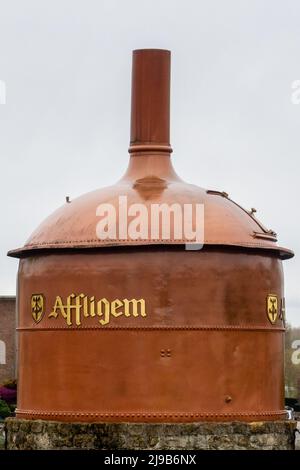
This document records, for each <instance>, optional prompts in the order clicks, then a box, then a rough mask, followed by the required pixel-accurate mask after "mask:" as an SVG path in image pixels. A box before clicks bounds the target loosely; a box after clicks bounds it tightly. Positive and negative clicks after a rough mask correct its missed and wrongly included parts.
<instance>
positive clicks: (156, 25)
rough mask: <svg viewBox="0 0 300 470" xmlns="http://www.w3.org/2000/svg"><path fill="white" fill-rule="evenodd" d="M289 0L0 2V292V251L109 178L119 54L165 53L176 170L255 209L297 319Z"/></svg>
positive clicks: (119, 150)
mask: <svg viewBox="0 0 300 470" xmlns="http://www.w3.org/2000/svg"><path fill="white" fill-rule="evenodd" d="M299 25H300V2H299V1H298V0H294V1H287V0H280V1H274V0H257V1H256V0H251V1H245V0H235V1H234V0H226V1H223V0H219V1H212V0H206V1H203V0H202V1H201V0H185V1H183V0H182V1H174V0H173V1H171V0H151V1H149V0H147V1H145V0H138V1H134V0H126V1H122V0H119V1H113V0H107V1H101V0H98V1H89V0H81V1H74V0H72V1H71V0H59V1H58V0H51V1H48V0H47V1H45V0H44V1H38V0H36V1H33V0H26V1H24V0H23V1H14V0H9V1H8V0H7V1H1V0H0V80H2V81H5V83H6V90H7V96H6V104H5V105H3V104H2V105H1V104H0V159H1V166H0V175H1V179H0V185H1V186H0V211H1V212H0V213H1V235H0V295H6V294H14V293H15V277H16V272H17V264H18V262H17V260H14V259H10V258H7V257H6V252H7V251H8V250H9V249H12V248H16V247H19V246H21V245H23V244H24V242H25V240H26V239H27V238H28V236H29V235H30V233H31V232H32V231H33V230H34V229H35V227H36V226H37V225H38V224H39V223H40V222H41V220H43V219H44V218H45V217H46V216H47V215H48V214H49V213H50V212H52V211H53V210H55V209H56V208H57V207H58V206H60V205H62V204H63V203H64V200H65V196H66V195H69V196H71V198H74V197H76V196H78V195H80V194H82V193H85V192H87V191H90V190H92V189H95V188H97V187H101V186H107V185H109V184H111V183H113V182H114V181H116V180H117V179H119V178H120V176H122V174H123V172H124V171H125V168H126V166H127V162H128V154H127V148H128V141H129V117H130V80H131V77H130V74H131V51H132V49H138V48H147V47H152V48H155V47H157V48H166V49H170V50H171V51H172V108H171V119H172V122H171V129H172V133H171V142H172V145H173V148H174V154H173V155H174V157H173V161H174V165H175V168H176V170H177V172H178V173H179V174H180V176H181V177H182V178H184V179H185V180H186V181H188V182H191V183H195V184H198V185H199V186H204V187H206V188H210V189H219V190H225V191H226V192H228V193H229V194H230V196H231V197H232V198H233V199H234V200H236V201H237V202H239V203H240V204H242V205H243V206H245V207H246V208H250V207H255V208H257V210H258V213H257V216H258V218H260V219H261V221H262V222H263V223H265V225H267V226H268V227H270V228H272V229H274V230H275V231H277V232H278V234H279V241H280V244H281V245H283V246H287V247H289V248H292V249H293V250H294V251H295V252H296V255H297V254H298V256H296V257H295V258H294V259H293V260H290V261H286V262H285V263H284V268H285V282H286V298H287V317H288V321H290V322H291V323H292V324H293V325H298V326H299V325H300V285H299V279H300V276H299V274H300V238H299V231H300V224H299V209H298V202H299V191H300V184H299V177H300V172H299V170H300V163H299V146H300V140H299V135H300V134H299V124H300V105H295V104H292V103H291V93H292V90H291V84H292V82H293V81H294V80H297V79H298V80H300V60H299V56H300V27H299Z"/></svg>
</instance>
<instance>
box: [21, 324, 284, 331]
mask: <svg viewBox="0 0 300 470" xmlns="http://www.w3.org/2000/svg"><path fill="white" fill-rule="evenodd" d="M16 329H17V331H52V330H63V331H68V330H69V331H74V330H75V331H79V330H99V331H110V330H111V331H116V330H137V331H139V330H142V331H153V330H154V331H155V330H160V331H161V330H162V331H178V330H179V331H207V330H213V331H224V330H226V331H270V332H284V331H285V328H283V327H272V326H265V325H196V326H193V325H191V326H188V325H186V326H180V325H179V326H176V325H173V326H168V325H153V326H152V325H149V326H61V327H58V326H45V327H39V326H36V327H34V326H33V327H19V328H16Z"/></svg>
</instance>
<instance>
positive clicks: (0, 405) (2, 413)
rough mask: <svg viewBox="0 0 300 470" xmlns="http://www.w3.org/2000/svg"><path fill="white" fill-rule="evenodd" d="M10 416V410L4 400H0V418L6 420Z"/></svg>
mask: <svg viewBox="0 0 300 470" xmlns="http://www.w3.org/2000/svg"><path fill="white" fill-rule="evenodd" d="M10 415H11V411H10V408H9V406H8V404H7V403H6V402H5V401H4V400H0V417H1V418H7V417H8V416H10Z"/></svg>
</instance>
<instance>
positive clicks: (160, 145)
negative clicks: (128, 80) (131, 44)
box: [129, 49, 172, 153]
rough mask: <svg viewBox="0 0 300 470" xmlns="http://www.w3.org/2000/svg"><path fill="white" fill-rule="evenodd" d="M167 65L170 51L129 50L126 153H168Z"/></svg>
mask: <svg viewBox="0 0 300 470" xmlns="http://www.w3.org/2000/svg"><path fill="white" fill-rule="evenodd" d="M170 66H171V53H170V51H167V50H162V49H139V50H135V51H133V61H132V91H131V132H130V148H129V152H130V153H136V152H139V151H142V152H145V151H153V150H158V151H164V152H168V153H170V152H172V149H171V147H170Z"/></svg>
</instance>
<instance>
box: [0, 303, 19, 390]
mask: <svg viewBox="0 0 300 470" xmlns="http://www.w3.org/2000/svg"><path fill="white" fill-rule="evenodd" d="M15 375H16V298H15V297H12V296H2V297H1V296H0V385H1V384H2V383H3V381H5V380H7V379H13V378H15Z"/></svg>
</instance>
